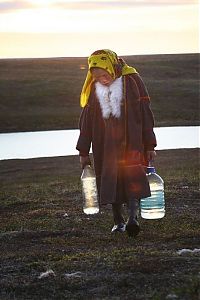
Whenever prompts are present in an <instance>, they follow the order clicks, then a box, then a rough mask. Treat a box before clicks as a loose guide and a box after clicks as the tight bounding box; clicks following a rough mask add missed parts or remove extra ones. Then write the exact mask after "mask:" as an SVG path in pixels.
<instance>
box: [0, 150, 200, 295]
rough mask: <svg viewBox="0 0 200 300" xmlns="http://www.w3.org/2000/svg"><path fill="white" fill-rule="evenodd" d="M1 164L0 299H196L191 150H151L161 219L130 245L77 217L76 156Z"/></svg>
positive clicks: (101, 222) (146, 224)
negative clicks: (160, 191)
mask: <svg viewBox="0 0 200 300" xmlns="http://www.w3.org/2000/svg"><path fill="white" fill-rule="evenodd" d="M0 165H1V168H0V180H1V191H0V210H1V220H0V228H1V233H0V241H1V242H0V250H1V257H0V270H1V282H0V299H4V300H11V299H12V300H13V299H16V300H18V299H19V300H28V299H31V300H34V299H35V300H36V299H37V300H38V299H42V300H44V299H48V300H49V299H109V300H110V299H113V300H116V299H134V300H149V299H154V300H164V299H166V300H168V299H178V300H199V297H200V275H199V255H200V246H199V245H200V244H199V228H200V219H199V214H200V206H199V180H198V178H199V177H198V175H199V174H198V169H199V165H198V150H197V149H193V150H192V149H191V150H189V149H188V150H185V149H182V150H170V151H158V156H157V160H156V169H157V172H158V173H159V174H160V175H161V176H162V177H163V179H164V181H165V198H166V216H165V217H164V218H163V219H160V220H144V219H141V218H140V224H141V233H140V235H139V236H138V237H137V239H135V240H134V239H132V238H129V237H128V236H127V235H126V233H124V234H118V235H112V234H111V233H110V230H111V228H112V225H113V221H112V213H111V209H110V207H109V206H104V207H102V208H101V212H100V214H98V215H94V216H87V215H84V213H83V212H82V196H81V185H80V173H81V171H80V167H79V161H78V157H77V156H71V157H57V158H40V159H30V160H10V161H1V162H0Z"/></svg>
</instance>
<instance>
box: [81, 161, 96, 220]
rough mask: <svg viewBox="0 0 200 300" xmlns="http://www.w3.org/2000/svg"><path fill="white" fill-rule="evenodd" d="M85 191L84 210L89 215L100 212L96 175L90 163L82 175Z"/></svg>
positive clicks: (83, 189)
mask: <svg viewBox="0 0 200 300" xmlns="http://www.w3.org/2000/svg"><path fill="white" fill-rule="evenodd" d="M81 182H82V192H83V211H84V213H85V214H87V215H92V214H96V213H98V212H99V202H98V196H97V186H96V177H95V173H94V170H93V169H92V167H91V166H90V165H87V166H85V168H84V169H83V172H82V175H81Z"/></svg>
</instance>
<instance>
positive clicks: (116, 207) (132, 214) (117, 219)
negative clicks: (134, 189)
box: [112, 199, 139, 224]
mask: <svg viewBox="0 0 200 300" xmlns="http://www.w3.org/2000/svg"><path fill="white" fill-rule="evenodd" d="M127 206H128V213H129V219H136V220H137V219H138V214H139V200H138V199H131V200H129V201H128V203H127ZM112 212H113V219H114V223H115V224H120V223H125V220H124V217H123V204H122V203H117V202H116V203H113V204H112Z"/></svg>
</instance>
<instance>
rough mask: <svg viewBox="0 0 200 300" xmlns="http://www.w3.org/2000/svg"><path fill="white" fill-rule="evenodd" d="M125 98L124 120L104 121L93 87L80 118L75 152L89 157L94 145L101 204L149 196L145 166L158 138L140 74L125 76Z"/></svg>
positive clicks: (122, 115) (122, 109) (110, 118)
mask: <svg viewBox="0 0 200 300" xmlns="http://www.w3.org/2000/svg"><path fill="white" fill-rule="evenodd" d="M123 95H124V97H123V101H122V108H121V117H120V118H114V117H109V119H103V117H102V112H101V108H100V105H99V102H98V99H97V97H96V94H95V86H94V85H93V88H92V91H91V94H90V98H89V101H88V104H87V105H86V106H85V107H84V109H83V111H82V113H81V116H80V122H79V127H80V136H79V139H78V142H77V147H76V149H77V150H79V151H80V153H81V154H85V155H86V154H88V153H89V150H90V146H91V144H92V152H93V158H94V167H95V173H96V179H97V188H98V194H99V200H100V203H101V204H108V203H114V202H121V203H126V202H127V201H128V200H129V199H130V198H136V199H140V198H143V197H148V196H150V189H149V184H148V181H147V179H146V175H145V172H144V168H143V167H142V165H145V151H147V150H153V149H154V147H155V146H156V138H155V134H154V132H153V127H154V118H153V114H152V111H151V108H150V101H149V96H148V93H147V90H146V87H145V86H144V83H143V81H142V79H141V77H140V76H139V75H138V74H133V75H126V76H123Z"/></svg>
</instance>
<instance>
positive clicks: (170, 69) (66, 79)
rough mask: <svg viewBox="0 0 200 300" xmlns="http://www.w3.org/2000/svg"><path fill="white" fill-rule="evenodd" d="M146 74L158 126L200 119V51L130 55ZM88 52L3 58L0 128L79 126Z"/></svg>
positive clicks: (0, 67)
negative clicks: (77, 55) (81, 55)
mask: <svg viewBox="0 0 200 300" xmlns="http://www.w3.org/2000/svg"><path fill="white" fill-rule="evenodd" d="M125 59H126V61H127V63H128V64H130V65H133V66H135V67H136V68H137V69H138V71H139V72H140V74H141V76H142V77H143V79H144V81H145V83H146V85H147V87H148V90H149V93H150V95H151V100H152V108H153V111H154V114H155V119H156V126H172V125H177V126H179V125H197V124H199V87H198V77H199V76H198V75H199V73H198V64H199V55H198V54H178V55H147V56H146V55H144V56H128V57H125ZM86 69H87V59H86V58H58V59H56V58H51V59H8V60H7V59H4V60H2V59H1V60H0V120H1V121H0V132H14V131H30V130H48V129H69V128H77V124H78V118H79V114H80V107H79V95H80V91H81V87H82V84H83V81H84V78H85V75H86Z"/></svg>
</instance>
